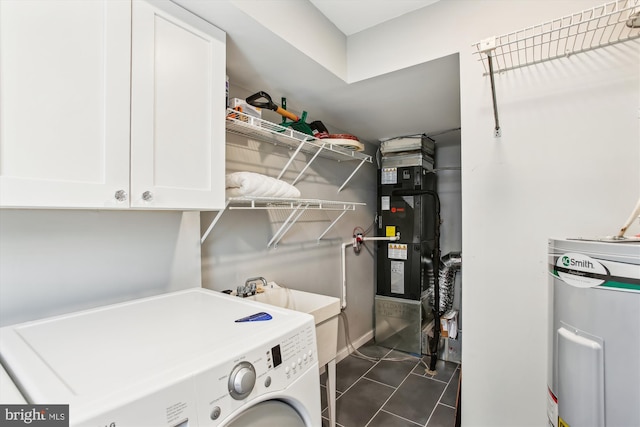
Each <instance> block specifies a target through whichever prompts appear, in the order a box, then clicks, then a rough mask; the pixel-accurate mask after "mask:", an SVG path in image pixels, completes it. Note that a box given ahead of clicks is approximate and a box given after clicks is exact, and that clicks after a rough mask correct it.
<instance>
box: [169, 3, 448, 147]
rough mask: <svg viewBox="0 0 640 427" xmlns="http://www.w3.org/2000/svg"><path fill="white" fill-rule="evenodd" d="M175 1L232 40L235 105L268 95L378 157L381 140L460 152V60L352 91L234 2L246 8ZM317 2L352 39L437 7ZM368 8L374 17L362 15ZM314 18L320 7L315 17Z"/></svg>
mask: <svg viewBox="0 0 640 427" xmlns="http://www.w3.org/2000/svg"><path fill="white" fill-rule="evenodd" d="M174 1H175V2H177V3H179V4H181V5H182V6H183V7H185V8H186V9H188V10H191V11H192V12H194V13H195V14H197V15H199V16H201V17H203V18H204V19H206V20H208V21H210V22H212V23H213V24H215V25H216V26H218V27H219V28H221V29H222V30H223V31H225V32H226V33H227V74H228V76H229V78H230V83H231V96H232V97H239V98H245V97H247V96H249V95H251V94H253V93H256V92H258V91H264V92H267V93H268V94H270V95H271V97H272V99H273V101H274V102H276V103H278V104H280V101H281V98H282V97H286V98H287V109H288V110H290V111H292V112H294V113H296V114H298V115H300V114H301V113H302V112H303V111H307V112H308V116H307V120H306V121H307V123H310V122H312V121H315V120H320V121H321V122H322V123H323V124H324V125H325V126H326V127H327V128H328V130H329V131H330V132H331V133H348V134H352V135H355V136H357V137H358V138H359V139H360V140H361V141H364V142H368V143H370V145H368V146H367V152H370V153H371V151H375V149H376V146H377V145H378V143H379V141H380V140H384V139H388V138H393V137H398V136H405V135H418V134H427V135H430V136H431V135H438V137H434V139H435V140H436V143H438V144H443V145H444V144H456V145H459V144H460V132H459V131H454V132H449V131H450V130H452V129H459V128H460V79H459V59H458V55H457V54H454V55H450V56H447V57H443V58H439V59H436V60H433V61H429V62H425V63H422V64H418V65H414V66H411V67H407V68H404V69H401V70H398V71H394V72H391V73H387V74H383V75H379V76H376V77H372V78H368V79H365V80H361V81H357V82H354V83H347V82H345V81H344V80H343V79H341V78H339V77H338V76H336V75H335V74H334V73H332V72H330V71H329V70H327V69H326V68H325V67H324V66H322V65H321V64H319V63H318V62H317V61H315V60H314V59H313V58H310V57H309V56H308V55H305V54H304V53H303V52H301V51H300V50H298V49H296V48H295V47H294V46H292V44H291V43H290V42H289V41H287V40H285V39H284V38H283V37H279V36H277V35H275V34H274V32H272V31H269V30H268V29H267V28H266V26H264V25H261V24H260V23H259V22H258V21H257V19H256V18H255V16H253V17H249V16H248V15H247V13H243V12H241V11H239V8H237V7H234V6H235V5H234V2H237V1H240V0H229V1H223V0H207V1H203V0H174ZM242 1H246V0H242ZM262 1H265V0H262ZM267 1H273V4H274V10H275V11H276V13H279V12H278V11H279V10H282V9H281V7H282V3H281V1H280V2H279V1H276V0H267ZM296 1H300V0H296ZM309 1H310V2H311V3H312V4H313V5H314V6H315V7H318V8H319V9H320V10H322V13H323V14H325V15H327V17H328V18H329V19H330V20H331V21H332V22H333V23H334V24H335V25H336V27H338V28H340V31H342V32H344V33H345V34H349V33H353V32H357V31H361V29H364V28H368V29H367V30H366V31H376V25H378V24H379V23H381V22H383V21H388V20H391V19H397V18H396V16H397V15H398V14H404V13H411V11H412V10H415V8H417V7H429V6H427V5H428V4H431V3H434V0H309ZM365 3H366V13H365V12H363V11H362V6H363V4H365ZM262 4H265V3H262ZM267 4H268V3H267ZM279 6H280V9H278V7H279ZM401 6H402V7H401ZM314 10H315V9H314V8H313V7H312V8H311V11H314ZM318 16H321V15H320V14H319V15H318ZM344 16H348V17H349V21H348V22H343V18H344ZM381 31H383V30H382V29H381ZM346 37H348V35H347V36H346ZM381 60H383V59H381ZM263 118H265V119H266V120H270V121H273V122H279V121H280V119H281V117H280V116H278V115H276V114H275V113H274V112H272V111H264V110H263Z"/></svg>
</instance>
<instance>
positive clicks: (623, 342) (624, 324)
mask: <svg viewBox="0 0 640 427" xmlns="http://www.w3.org/2000/svg"><path fill="white" fill-rule="evenodd" d="M549 273H550V275H549V298H550V304H551V307H550V311H549V313H550V321H549V363H548V366H549V370H548V383H547V384H548V387H549V389H548V396H547V397H548V405H547V415H548V418H549V426H553V427H632V426H640V405H639V404H638V402H640V242H637V241H636V242H629V241H619V242H617V243H614V242H604V241H590V240H582V239H575V240H573V239H563V240H554V239H551V240H549Z"/></svg>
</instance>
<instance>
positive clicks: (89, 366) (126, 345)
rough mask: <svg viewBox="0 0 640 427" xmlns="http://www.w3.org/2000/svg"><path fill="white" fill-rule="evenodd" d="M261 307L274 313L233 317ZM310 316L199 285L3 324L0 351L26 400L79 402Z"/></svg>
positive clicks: (153, 380) (184, 368)
mask: <svg viewBox="0 0 640 427" xmlns="http://www.w3.org/2000/svg"><path fill="white" fill-rule="evenodd" d="M257 312H268V313H269V314H271V316H272V319H271V320H268V321H262V322H244V323H236V322H235V320H237V319H240V318H242V317H246V316H250V315H252V314H255V313H257ZM305 322H306V323H309V324H311V325H313V317H311V316H310V315H308V314H305V313H299V312H295V311H290V310H284V309H280V308H277V307H273V306H267V305H264V304H260V303H256V302H253V301H247V300H243V299H241V298H237V297H231V296H228V295H224V294H221V293H219V292H214V291H210V290H206V289H199V288H197V289H189V290H186V291H181V292H175V293H171V294H164V295H160V296H157V297H151V298H145V299H141V300H136V301H131V302H127V303H122V304H116V305H113V306H107V307H103V308H98V309H92V310H87V311H83V312H79V313H73V314H68V315H63V316H58V317H54V318H50V319H44V320H40V321H35V322H28V323H24V324H20V325H12V326H8V327H5V328H2V329H0V355H1V356H2V359H3V363H4V365H5V367H6V368H7V370H8V371H9V372H11V373H12V376H13V377H14V378H15V379H16V382H18V386H19V387H20V389H21V390H22V391H23V392H24V394H25V397H26V398H27V400H28V401H30V402H32V403H65V404H67V403H68V404H73V403H80V402H82V401H93V400H95V399H100V398H103V397H105V396H108V395H109V394H119V393H123V392H124V391H128V392H131V393H134V394H135V393H141V392H144V391H146V390H148V389H149V388H153V387H162V386H163V385H166V384H167V383H171V382H172V381H178V380H180V379H182V378H185V377H186V376H189V375H193V373H194V372H198V371H200V370H202V369H205V368H209V367H213V366H216V365H219V364H222V363H225V362H227V361H230V360H233V359H234V358H235V357H238V356H239V355H242V354H244V353H245V352H246V350H247V348H248V346H251V347H252V348H255V347H256V346H260V345H262V343H266V342H267V341H269V340H272V339H273V338H274V337H280V336H283V335H284V334H287V333H289V332H290V331H293V330H295V329H296V328H299V327H300V326H301V325H303V324H305ZM143 390H144V391H143Z"/></svg>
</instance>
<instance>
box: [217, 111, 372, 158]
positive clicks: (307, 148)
mask: <svg viewBox="0 0 640 427" xmlns="http://www.w3.org/2000/svg"><path fill="white" fill-rule="evenodd" d="M227 131H228V132H231V133H235V134H237V135H241V136H245V137H251V138H255V139H258V140H260V141H263V142H270V143H272V144H274V145H282V146H285V147H287V148H290V149H295V150H297V149H300V151H301V152H303V153H306V154H312V155H316V154H318V155H319V156H320V157H323V158H328V159H332V160H337V161H347V160H361V161H362V160H364V161H365V162H368V163H373V159H372V157H371V156H369V155H368V154H364V153H361V152H359V151H355V150H350V149H348V148H345V147H342V146H340V145H339V144H333V143H331V140H330V139H318V138H315V137H313V136H311V135H307V134H305V133H302V132H298V131H296V130H294V129H292V128H290V127H284V126H280V125H278V124H276V123H272V122H269V121H267V120H262V119H259V118H257V117H253V116H249V115H248V114H244V113H241V112H238V111H234V110H232V109H228V110H227Z"/></svg>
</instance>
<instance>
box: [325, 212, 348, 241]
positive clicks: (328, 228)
mask: <svg viewBox="0 0 640 427" xmlns="http://www.w3.org/2000/svg"><path fill="white" fill-rule="evenodd" d="M346 213H347V209H345V210H343V211H342V213H341V214H340V215H338V217H337V218H336V219H334V220H333V222H332V223H331V224H329V226H328V227H327V229H326V230H324V231H323V232H322V234H321V235H320V236H318V243H320V240H321V239H322V238H323V237H324V235H325V234H327V232H328V231H329V230H331V227H333V226H334V225H335V223H336V222H338V220H340V218H342V217H343V216H344V214H346Z"/></svg>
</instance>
